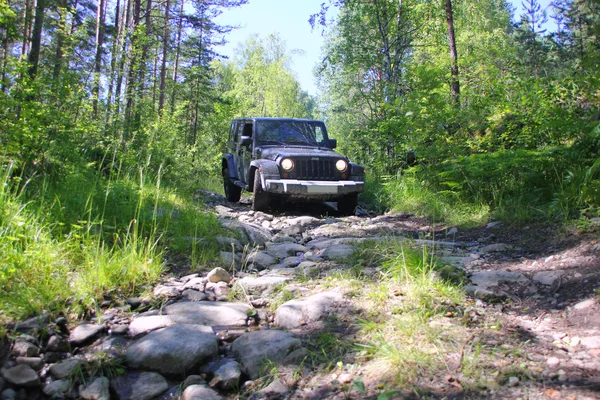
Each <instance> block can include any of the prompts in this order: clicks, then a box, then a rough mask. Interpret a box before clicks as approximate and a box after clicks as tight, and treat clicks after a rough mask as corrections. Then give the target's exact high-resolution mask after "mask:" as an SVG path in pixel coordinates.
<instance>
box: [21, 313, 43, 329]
mask: <svg viewBox="0 0 600 400" xmlns="http://www.w3.org/2000/svg"><path fill="white" fill-rule="evenodd" d="M49 321H50V317H48V315H47V314H42V315H39V316H37V317H33V318H29V319H27V320H25V321H21V322H18V323H17V325H16V326H15V329H16V330H17V331H18V332H28V331H33V330H37V329H44V328H45V327H46V325H48V322H49Z"/></svg>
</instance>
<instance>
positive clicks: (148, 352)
mask: <svg viewBox="0 0 600 400" xmlns="http://www.w3.org/2000/svg"><path fill="white" fill-rule="evenodd" d="M211 331H212V330H211ZM218 352H219V349H218V343H217V337H216V336H215V335H214V334H213V333H207V327H205V326H195V325H185V324H177V325H172V326H169V327H167V328H163V329H160V330H157V331H154V332H150V333H149V334H148V335H146V336H144V337H143V338H141V339H140V340H138V341H137V342H135V343H134V344H133V345H131V346H130V347H129V348H128V349H127V351H126V352H125V358H126V359H127V363H128V364H129V365H130V366H132V367H133V368H144V369H149V370H153V371H158V372H161V373H163V374H168V375H178V374H182V373H186V372H189V371H191V370H192V369H193V368H195V367H197V366H198V365H200V364H202V363H203V362H206V361H208V360H210V359H211V358H212V357H215V356H216V355H217V354H218Z"/></svg>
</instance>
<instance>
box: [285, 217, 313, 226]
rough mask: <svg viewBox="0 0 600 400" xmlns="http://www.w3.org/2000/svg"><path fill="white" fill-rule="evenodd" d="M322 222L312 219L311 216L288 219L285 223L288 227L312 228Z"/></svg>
mask: <svg viewBox="0 0 600 400" xmlns="http://www.w3.org/2000/svg"><path fill="white" fill-rule="evenodd" d="M320 222H321V220H320V219H319V218H315V217H310V216H300V217H296V218H288V219H287V220H285V223H286V224H288V226H310V225H316V224H319V223H320Z"/></svg>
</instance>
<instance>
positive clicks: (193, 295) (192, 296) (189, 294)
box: [182, 289, 208, 301]
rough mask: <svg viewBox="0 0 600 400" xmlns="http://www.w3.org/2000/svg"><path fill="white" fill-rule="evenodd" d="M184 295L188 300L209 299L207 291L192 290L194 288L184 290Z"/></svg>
mask: <svg viewBox="0 0 600 400" xmlns="http://www.w3.org/2000/svg"><path fill="white" fill-rule="evenodd" d="M182 295H183V298H184V299H186V300H187V301H203V300H206V299H208V296H207V295H206V293H204V292H199V291H197V290H192V289H187V290H184V291H183V293H182Z"/></svg>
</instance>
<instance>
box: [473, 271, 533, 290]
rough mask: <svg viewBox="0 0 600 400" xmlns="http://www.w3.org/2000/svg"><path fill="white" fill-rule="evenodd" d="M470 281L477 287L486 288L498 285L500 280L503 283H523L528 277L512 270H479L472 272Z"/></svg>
mask: <svg viewBox="0 0 600 400" xmlns="http://www.w3.org/2000/svg"><path fill="white" fill-rule="evenodd" d="M470 279H471V282H473V283H474V284H476V285H477V286H479V287H483V288H488V287H492V286H498V285H499V284H500V283H501V282H504V283H517V282H520V283H524V282H528V279H527V278H526V277H525V275H523V274H522V273H520V272H512V271H481V272H474V273H473V274H472V275H471V277H470Z"/></svg>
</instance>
